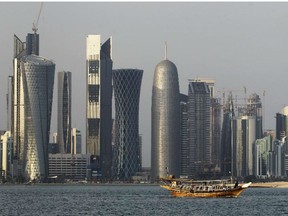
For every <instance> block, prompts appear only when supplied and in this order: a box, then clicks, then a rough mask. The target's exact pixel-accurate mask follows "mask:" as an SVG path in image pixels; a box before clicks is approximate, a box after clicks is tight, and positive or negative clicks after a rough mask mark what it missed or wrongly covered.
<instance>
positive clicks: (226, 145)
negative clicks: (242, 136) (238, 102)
mask: <svg viewBox="0 0 288 216" xmlns="http://www.w3.org/2000/svg"><path fill="white" fill-rule="evenodd" d="M223 102H224V101H223ZM234 116H235V113H234V103H233V98H232V93H230V94H229V96H228V100H227V102H226V103H225V104H224V106H223V122H222V133H221V137H222V139H221V172H222V175H223V176H230V175H231V171H232V139H233V124H232V121H233V118H234Z"/></svg>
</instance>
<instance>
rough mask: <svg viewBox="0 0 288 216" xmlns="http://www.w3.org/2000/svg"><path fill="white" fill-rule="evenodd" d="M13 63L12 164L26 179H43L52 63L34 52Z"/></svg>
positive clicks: (45, 165)
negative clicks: (16, 66) (17, 66)
mask: <svg viewBox="0 0 288 216" xmlns="http://www.w3.org/2000/svg"><path fill="white" fill-rule="evenodd" d="M18 61H19V64H18V63H17V62H18ZM14 62H15V65H20V67H19V68H15V74H14V78H15V79H14V83H15V85H14V86H15V90H14V92H15V94H14V107H15V109H14V117H15V119H14V146H15V148H14V159H15V161H14V162H15V163H14V165H16V164H17V168H18V169H17V168H16V169H17V175H18V176H22V177H24V179H26V180H33V179H45V178H47V176H48V142H49V132H50V122H51V112H52V100H53V85H54V73H55V64H54V63H53V62H52V61H49V60H47V59H45V58H42V57H40V56H36V55H28V56H23V57H21V59H17V58H15V59H14Z"/></svg>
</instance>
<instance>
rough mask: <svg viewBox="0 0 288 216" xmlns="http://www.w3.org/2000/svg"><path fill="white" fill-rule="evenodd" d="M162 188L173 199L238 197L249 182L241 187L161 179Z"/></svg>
mask: <svg viewBox="0 0 288 216" xmlns="http://www.w3.org/2000/svg"><path fill="white" fill-rule="evenodd" d="M162 182H163V183H164V184H162V185H160V186H161V187H162V188H165V189H168V190H169V191H170V192H171V194H172V195H173V196H175V197H206V198H208V197H209V198H210V197H238V196H239V195H240V194H241V193H242V192H243V191H244V190H245V189H247V188H248V187H249V186H250V185H251V182H249V183H247V184H243V185H241V186H240V185H238V182H237V181H236V182H235V184H231V183H228V181H227V180H207V181H192V180H184V181H183V180H181V179H178V180H177V179H162Z"/></svg>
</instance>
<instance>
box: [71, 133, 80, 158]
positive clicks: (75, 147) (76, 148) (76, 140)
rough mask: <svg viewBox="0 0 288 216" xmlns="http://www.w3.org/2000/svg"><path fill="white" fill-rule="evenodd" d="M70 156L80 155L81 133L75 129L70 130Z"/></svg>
mask: <svg viewBox="0 0 288 216" xmlns="http://www.w3.org/2000/svg"><path fill="white" fill-rule="evenodd" d="M71 136H72V137H71V147H72V152H71V154H81V153H82V135H81V131H80V130H77V128H72V132H71Z"/></svg>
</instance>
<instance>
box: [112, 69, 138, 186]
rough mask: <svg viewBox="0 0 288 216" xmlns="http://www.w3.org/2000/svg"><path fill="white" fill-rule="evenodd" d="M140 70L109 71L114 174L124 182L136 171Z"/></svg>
mask: <svg viewBox="0 0 288 216" xmlns="http://www.w3.org/2000/svg"><path fill="white" fill-rule="evenodd" d="M142 76H143V70H137V69H119V70H114V71H113V84H114V93H115V155H114V157H116V158H115V160H113V161H115V164H114V174H115V177H116V178H117V179H119V180H128V179H130V178H131V177H132V176H133V175H134V174H135V173H136V172H138V171H140V168H141V167H140V165H141V162H140V155H139V148H140V145H139V98H140V88H141V81H142Z"/></svg>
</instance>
